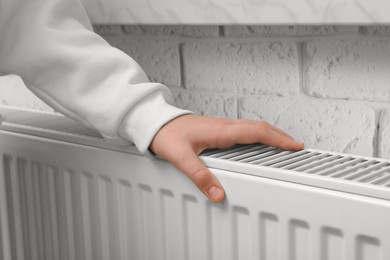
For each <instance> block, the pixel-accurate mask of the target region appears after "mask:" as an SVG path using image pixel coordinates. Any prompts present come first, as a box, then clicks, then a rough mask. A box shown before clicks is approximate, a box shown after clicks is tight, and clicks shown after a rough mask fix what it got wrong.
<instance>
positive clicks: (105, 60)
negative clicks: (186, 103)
mask: <svg viewBox="0 0 390 260" xmlns="http://www.w3.org/2000/svg"><path fill="white" fill-rule="evenodd" d="M4 74H17V75H19V76H20V77H21V78H22V79H23V81H24V83H25V84H26V86H27V87H28V88H29V89H30V90H31V91H32V92H34V93H35V94H36V95H37V96H38V97H40V98H41V99H42V100H43V101H44V102H46V103H47V104H49V105H50V106H52V107H53V108H55V109H56V110H57V111H59V112H61V113H63V114H64V115H66V116H69V117H71V118H73V119H76V120H78V121H81V122H83V123H85V124H87V125H89V126H92V127H95V128H96V129H97V130H99V131H100V133H101V134H102V135H103V136H104V138H105V139H106V140H107V141H109V142H111V143H114V144H119V145H128V144H129V142H132V143H134V144H135V145H136V146H137V147H138V149H139V150H140V151H141V152H143V153H148V147H149V144H150V142H151V141H152V139H153V137H154V136H155V134H156V133H157V132H158V130H159V129H160V128H161V127H162V126H163V125H164V124H165V123H167V122H168V121H170V120H171V119H173V118H175V117H177V116H179V115H183V114H187V113H190V112H189V111H185V110H181V109H178V108H175V107H173V106H172V105H170V104H171V103H172V96H171V94H170V92H169V90H168V88H167V87H166V86H164V85H161V84H159V83H150V82H149V80H148V78H147V76H146V74H145V73H144V72H143V70H142V69H141V68H140V67H139V65H138V64H137V63H136V62H135V61H134V60H133V59H132V58H130V57H129V56H128V55H126V54H125V53H123V52H121V51H120V50H118V49H116V48H113V47H111V46H110V45H109V44H108V43H107V42H106V41H104V40H103V39H102V38H101V37H100V36H98V35H97V34H95V33H94V32H93V31H92V27H91V24H90V22H89V19H88V17H87V15H86V12H85V10H84V8H83V6H82V4H81V2H80V0H33V1H27V0H0V75H4Z"/></svg>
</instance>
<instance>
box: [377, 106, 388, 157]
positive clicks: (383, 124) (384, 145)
mask: <svg viewBox="0 0 390 260" xmlns="http://www.w3.org/2000/svg"><path fill="white" fill-rule="evenodd" d="M378 137H379V143H378V148H379V157H382V158H386V159H390V110H385V111H383V112H382V113H381V116H380V119H379V136H378Z"/></svg>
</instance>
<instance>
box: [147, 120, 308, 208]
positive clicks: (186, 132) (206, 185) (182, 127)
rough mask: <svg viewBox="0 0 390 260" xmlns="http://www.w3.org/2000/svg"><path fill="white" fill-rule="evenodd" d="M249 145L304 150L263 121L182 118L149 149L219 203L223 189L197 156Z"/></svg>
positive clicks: (164, 131) (165, 129)
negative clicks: (255, 144)
mask: <svg viewBox="0 0 390 260" xmlns="http://www.w3.org/2000/svg"><path fill="white" fill-rule="evenodd" d="M251 143H262V144H267V145H271V146H275V147H279V148H282V149H285V150H293V151H295V150H301V149H303V147H304V145H303V143H300V142H297V141H295V140H294V139H293V138H292V137H291V136H289V135H288V134H286V133H285V132H283V131H282V130H280V129H278V128H276V127H274V126H272V125H270V124H268V123H266V122H262V121H252V120H241V119H239V120H233V119H220V118H210V117H205V116H197V115H184V116H180V117H177V118H175V119H173V120H172V121H170V122H168V123H167V124H166V125H164V126H163V127H162V128H161V129H160V131H159V132H158V133H157V134H156V136H155V137H154V139H153V141H152V143H151V145H150V149H151V150H152V151H153V152H154V153H155V154H156V155H158V156H159V157H161V158H163V159H165V160H167V161H169V162H170V163H172V164H173V165H174V166H175V167H176V168H177V169H179V170H180V171H181V172H183V173H184V174H185V175H187V176H188V177H189V178H190V179H191V180H192V181H193V182H194V183H195V185H196V186H197V187H198V188H199V190H201V191H202V192H203V193H204V194H205V195H206V196H207V198H208V199H209V200H210V201H212V202H221V201H222V200H223V199H224V197H225V193H224V190H223V188H222V186H221V184H220V183H219V181H218V180H217V178H216V177H215V176H214V175H213V174H212V173H211V172H210V171H209V170H208V169H207V168H206V167H205V165H204V164H203V163H202V161H201V160H200V159H199V157H198V155H199V154H200V153H201V152H202V151H203V150H205V149H207V148H227V147H230V146H233V145H235V144H251Z"/></svg>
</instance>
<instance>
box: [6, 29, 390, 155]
mask: <svg viewBox="0 0 390 260" xmlns="http://www.w3.org/2000/svg"><path fill="white" fill-rule="evenodd" d="M95 31H96V32H98V33H99V34H100V35H102V36H103V37H104V38H105V39H106V40H107V41H108V42H110V43H111V44H112V45H114V46H116V47H118V48H120V49H122V50H123V51H124V52H126V53H128V54H129V55H131V56H132V57H133V58H134V59H135V60H137V62H139V63H140V65H141V66H142V67H143V68H144V70H145V71H146V73H147V74H148V76H149V77H150V79H151V80H155V81H159V82H163V83H164V84H166V85H167V86H168V87H170V88H171V90H172V93H173V95H174V97H175V100H176V103H177V105H178V106H179V107H182V108H186V109H191V110H193V111H195V112H197V113H200V114H204V115H210V116H217V117H228V118H250V119H257V120H267V121H269V122H270V123H273V124H275V125H277V126H279V127H280V128H282V129H284V130H286V131H287V132H289V133H290V134H292V135H293V136H294V137H296V138H297V139H300V140H303V141H304V142H305V143H306V146H307V147H310V148H317V149H322V150H331V151H336V152H346V153H352V154H360V155H367V156H380V157H384V158H390V27H387V26H364V27H363V26H360V27H359V26H233V25H232V26H120V25H99V26H95ZM0 91H1V92H0V93H1V95H0V103H1V104H8V105H17V106H23V107H30V108H38V109H43V110H47V109H49V108H48V107H47V106H45V105H44V104H42V102H40V101H37V99H36V98H33V97H32V95H31V94H30V93H26V92H25V91H24V89H23V88H21V87H20V82H19V81H17V80H16V81H15V79H5V78H3V79H1V78H0Z"/></svg>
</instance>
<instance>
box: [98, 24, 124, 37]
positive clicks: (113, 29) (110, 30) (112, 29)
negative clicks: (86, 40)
mask: <svg viewBox="0 0 390 260" xmlns="http://www.w3.org/2000/svg"><path fill="white" fill-rule="evenodd" d="M92 27H93V31H94V32H95V33H97V34H100V35H117V34H122V33H123V32H122V26H121V25H117V24H102V25H100V24H99V25H97V24H94V25H92Z"/></svg>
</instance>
